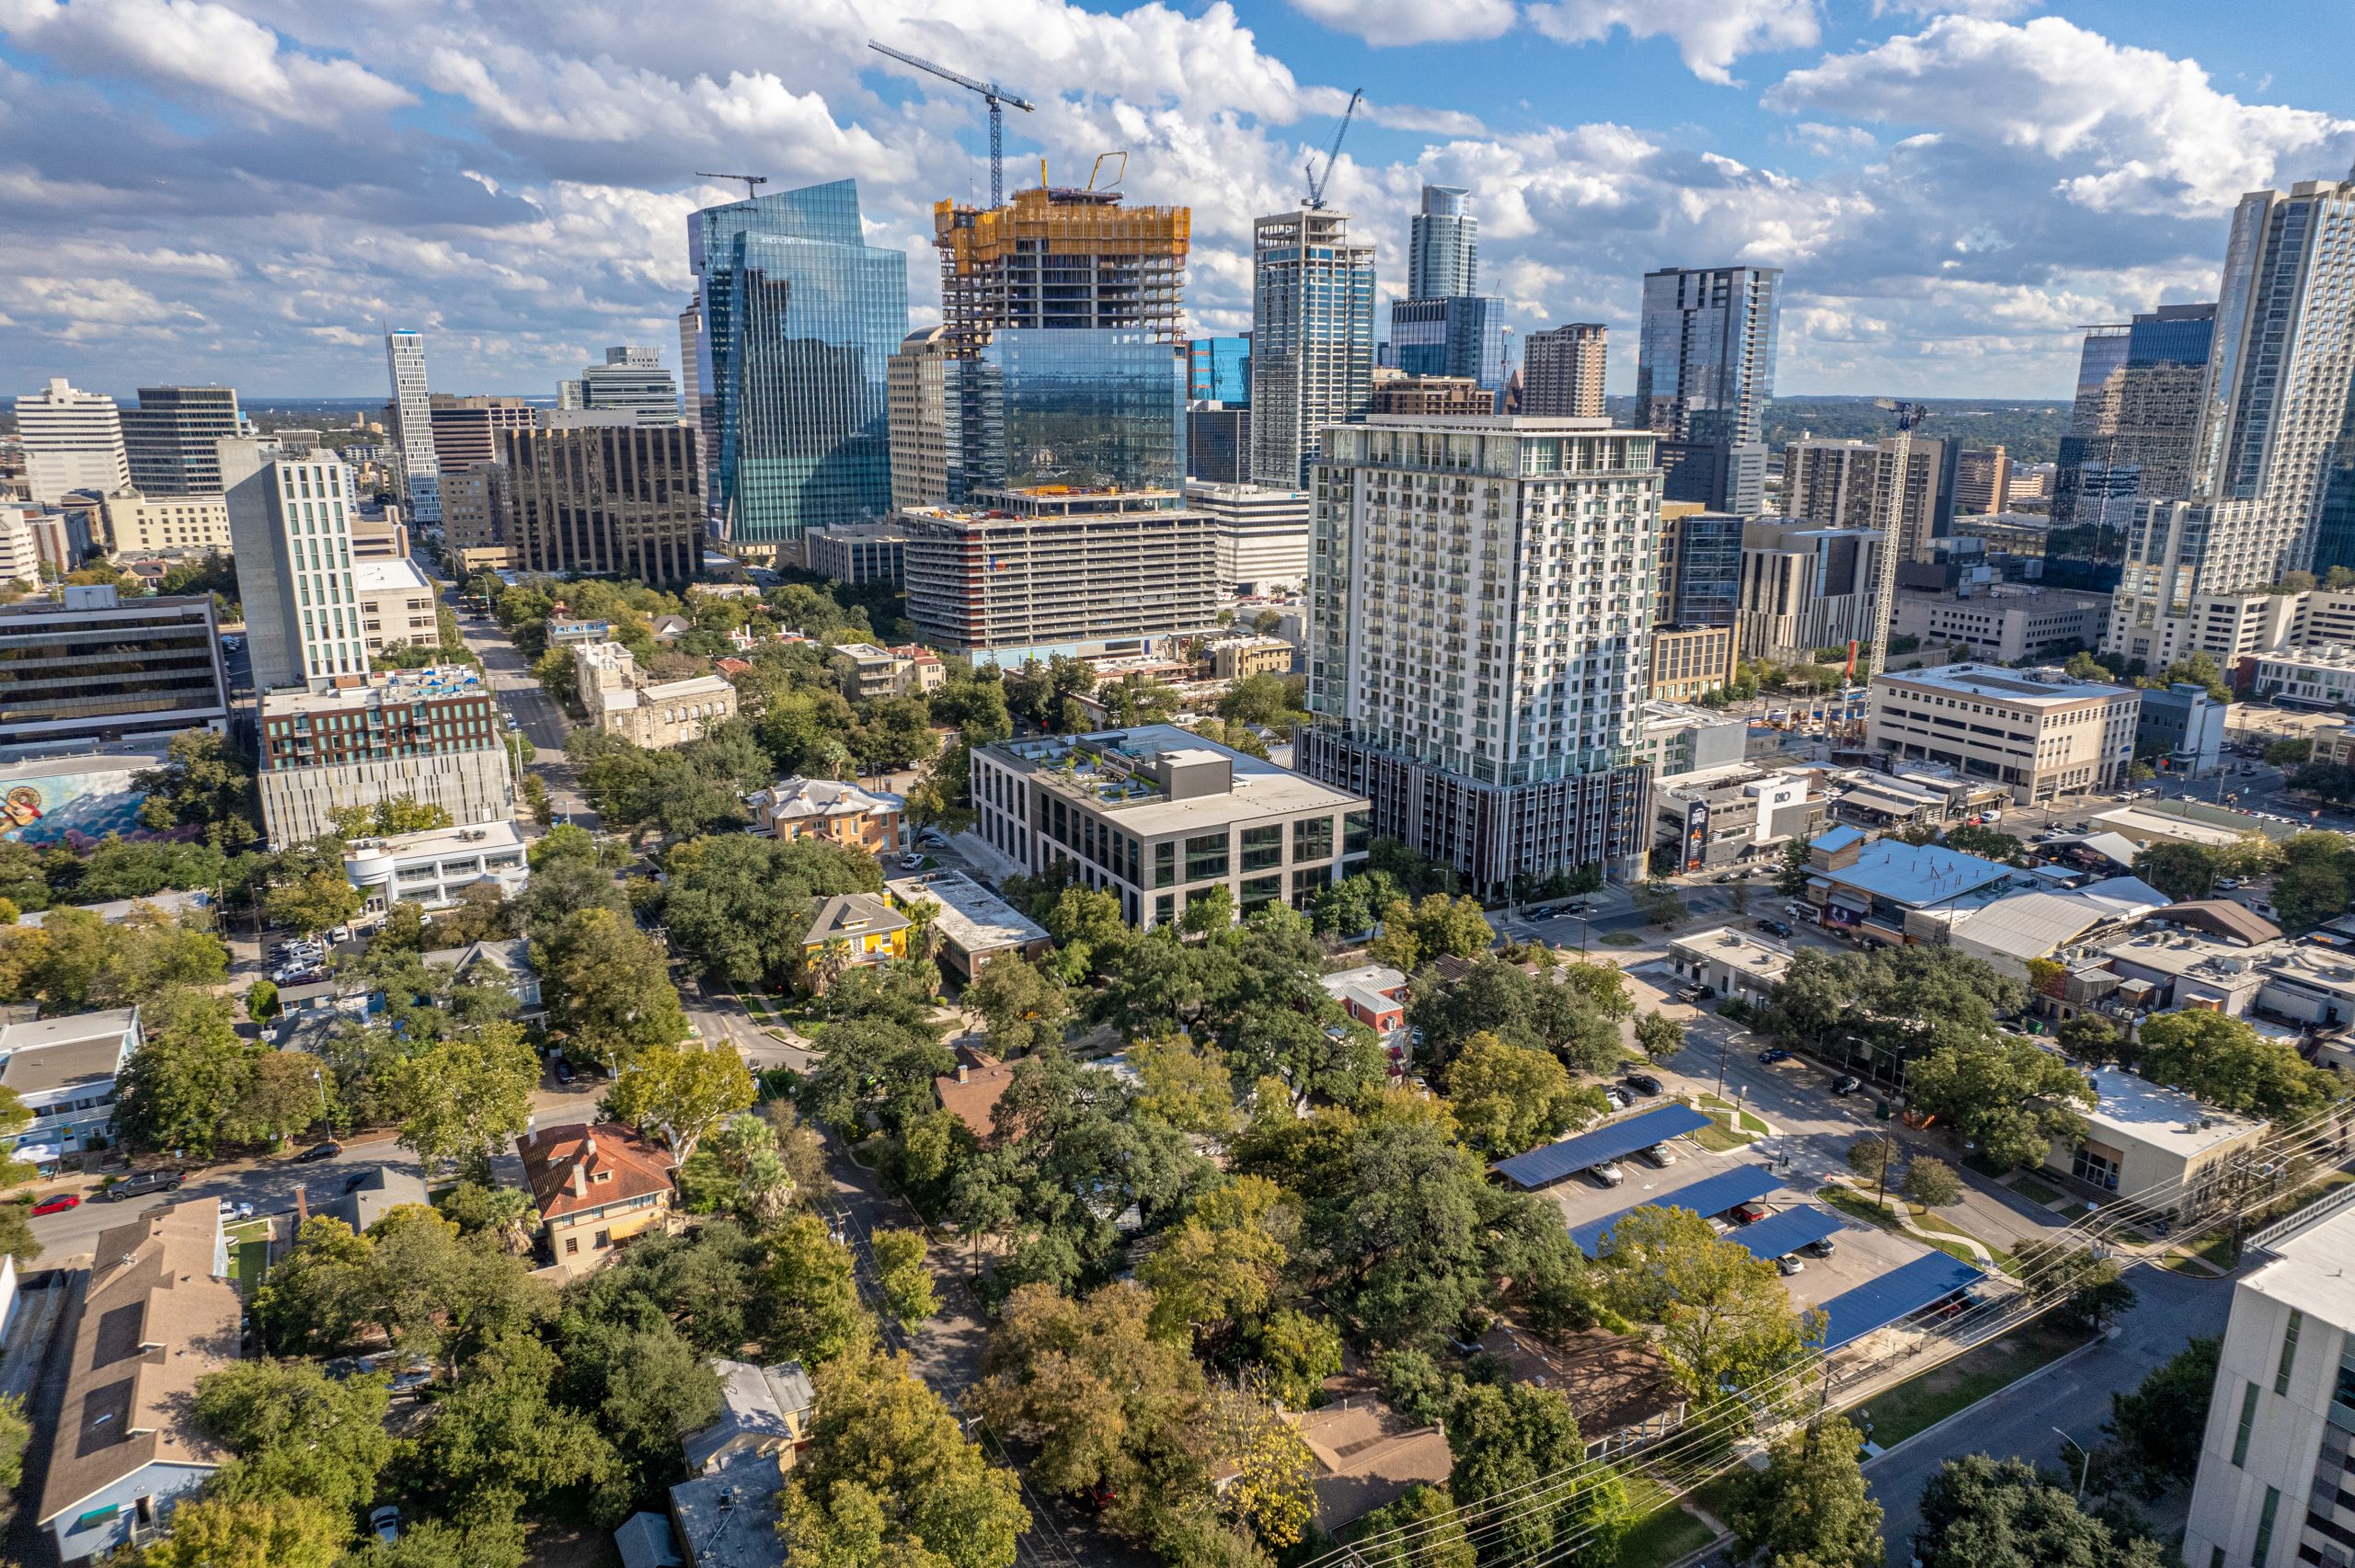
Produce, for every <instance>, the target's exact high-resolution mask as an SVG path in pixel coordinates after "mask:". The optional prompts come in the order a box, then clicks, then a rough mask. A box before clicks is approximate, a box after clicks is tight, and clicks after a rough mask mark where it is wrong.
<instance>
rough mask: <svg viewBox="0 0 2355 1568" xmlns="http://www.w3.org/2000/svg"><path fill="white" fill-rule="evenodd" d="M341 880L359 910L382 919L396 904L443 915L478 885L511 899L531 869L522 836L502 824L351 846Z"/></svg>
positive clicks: (350, 843)
mask: <svg viewBox="0 0 2355 1568" xmlns="http://www.w3.org/2000/svg"><path fill="white" fill-rule="evenodd" d="M343 875H344V877H345V879H346V880H347V881H349V882H350V884H351V886H352V887H354V888H356V889H358V891H359V893H360V897H361V898H362V904H363V907H364V908H365V909H366V910H368V911H369V912H371V913H374V914H382V913H385V912H386V911H388V910H391V908H392V907H393V906H394V905H395V904H417V905H419V906H421V907H422V908H424V909H427V910H446V909H449V908H451V907H453V906H454V905H456V904H458V903H460V902H462V901H463V900H464V899H465V894H466V889H467V888H469V887H476V886H477V885H483V884H488V886H489V887H490V888H491V889H492V890H493V891H495V892H496V893H498V895H499V896H500V898H514V897H515V896H516V895H517V894H519V893H521V892H523V888H524V886H525V884H527V883H528V882H529V881H530V880H531V876H532V868H531V865H530V864H529V863H528V862H527V861H526V860H525V858H524V854H523V830H521V829H520V828H518V827H516V826H515V824H514V822H513V821H511V820H510V819H507V818H500V820H498V821H495V822H476V823H464V824H461V825H459V826H457V827H454V828H429V829H426V830H423V831H422V832H416V833H393V834H388V835H386V836H385V837H382V838H364V839H352V840H350V841H347V842H346V843H345V845H344V851H343Z"/></svg>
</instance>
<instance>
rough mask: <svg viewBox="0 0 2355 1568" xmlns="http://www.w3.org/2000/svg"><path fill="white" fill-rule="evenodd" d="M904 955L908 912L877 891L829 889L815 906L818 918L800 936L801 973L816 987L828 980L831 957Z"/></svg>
mask: <svg viewBox="0 0 2355 1568" xmlns="http://www.w3.org/2000/svg"><path fill="white" fill-rule="evenodd" d="M835 944H841V945H840V946H836V945H835ZM906 956H908V917H907V916H905V915H903V914H902V913H901V912H900V911H899V910H895V909H893V908H892V907H891V901H890V899H889V898H885V897H883V895H881V894H880V893H837V894H835V895H834V896H833V898H828V899H827V900H826V901H825V902H824V903H823V904H821V905H820V906H819V907H818V918H817V919H816V920H813V921H810V932H809V934H808V935H806V936H804V937H803V938H802V939H801V968H802V973H803V974H804V975H806V976H807V977H808V978H809V981H810V990H816V991H822V990H825V989H826V987H827V985H828V984H830V983H832V982H831V976H830V973H829V971H830V970H832V969H833V968H834V967H836V960H837V959H839V960H840V963H841V964H842V965H845V966H861V965H868V964H885V963H889V962H890V960H892V959H894V958H904V957H906Z"/></svg>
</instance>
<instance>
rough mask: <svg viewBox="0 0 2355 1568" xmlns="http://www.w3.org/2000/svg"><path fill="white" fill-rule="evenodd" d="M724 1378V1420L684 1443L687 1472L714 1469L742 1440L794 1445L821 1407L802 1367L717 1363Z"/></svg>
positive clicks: (785, 1363) (721, 1413)
mask: <svg viewBox="0 0 2355 1568" xmlns="http://www.w3.org/2000/svg"><path fill="white" fill-rule="evenodd" d="M711 1369H712V1370H713V1371H714V1372H716V1373H718V1375H719V1419H718V1420H717V1421H715V1422H713V1423H712V1424H711V1425H708V1426H707V1427H704V1428H703V1429H702V1430H700V1431H696V1432H690V1433H688V1434H687V1435H686V1436H685V1438H684V1447H685V1449H686V1456H687V1468H688V1469H690V1470H695V1471H702V1470H707V1469H708V1468H710V1465H711V1460H712V1459H713V1458H714V1456H716V1455H717V1454H718V1452H719V1451H720V1450H721V1449H722V1448H726V1447H727V1446H728V1445H729V1444H730V1443H733V1442H735V1441H736V1440H737V1439H738V1438H741V1437H749V1438H752V1439H754V1440H756V1441H769V1442H776V1443H790V1442H793V1441H795V1440H796V1439H797V1438H798V1437H799V1436H801V1423H802V1421H803V1420H804V1419H805V1418H806V1417H807V1416H808V1415H809V1413H810V1410H811V1408H812V1407H813V1406H815V1405H816V1404H817V1402H818V1395H817V1392H816V1391H815V1390H814V1389H813V1388H812V1387H811V1386H810V1374H809V1373H808V1372H806V1371H804V1370H802V1367H801V1363H800V1362H798V1361H780V1362H778V1363H777V1364H776V1365H775V1366H774V1367H756V1366H754V1365H752V1363H751V1362H749V1361H714V1362H713V1363H712V1364H711Z"/></svg>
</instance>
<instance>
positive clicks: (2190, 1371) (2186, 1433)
mask: <svg viewBox="0 0 2355 1568" xmlns="http://www.w3.org/2000/svg"><path fill="white" fill-rule="evenodd" d="M2222 1348H2223V1341H2221V1340H2216V1339H2195V1340H2193V1341H2192V1342H2191V1343H2190V1344H2188V1345H2185V1346H2184V1347H2183V1349H2181V1350H2179V1351H2177V1353H2176V1354H2175V1355H2174V1356H2172V1357H2170V1358H2169V1359H2168V1360H2167V1361H2166V1362H2165V1364H2164V1365H2162V1366H2160V1367H2157V1368H2154V1369H2153V1370H2152V1371H2151V1373H2150V1374H2149V1375H2148V1376H2147V1377H2145V1378H2144V1379H2142V1384H2141V1386H2140V1387H2138V1388H2136V1389H2135V1390H2134V1391H2132V1392H2131V1393H2127V1392H2122V1391H2121V1392H2113V1393H2112V1394H2111V1395H2110V1396H2109V1408H2110V1415H2109V1419H2108V1421H2107V1422H2105V1423H2104V1424H2103V1425H2102V1431H2103V1432H2104V1433H2106V1434H2108V1436H2109V1438H2110V1439H2111V1441H2112V1442H2113V1443H2115V1444H2116V1445H2117V1448H2118V1451H2119V1455H2120V1457H2121V1458H2122V1459H2123V1460H2124V1462H2125V1465H2126V1467H2127V1469H2128V1471H2129V1472H2130V1473H2131V1475H2132V1476H2133V1477H2134V1479H2135V1481H2136V1482H2137V1484H2138V1490H2139V1491H2140V1492H2141V1493H2142V1496H2143V1497H2144V1498H2145V1499H2149V1498H2154V1497H2156V1496H2158V1495H2159V1494H2161V1493H2163V1492H2165V1490H2166V1489H2167V1488H2168V1487H2170V1486H2188V1485H2189V1484H2190V1483H2191V1480H2192V1477H2193V1476H2194V1475H2195V1474H2197V1473H2198V1471H2199V1470H2200V1434H2201V1433H2203V1432H2205V1431H2206V1430H2207V1429H2208V1403H2209V1400H2210V1398H2211V1395H2212V1394H2213V1392H2214V1391H2215V1384H2216V1359H2217V1356H2218V1354H2219V1352H2220V1351H2221V1350H2222Z"/></svg>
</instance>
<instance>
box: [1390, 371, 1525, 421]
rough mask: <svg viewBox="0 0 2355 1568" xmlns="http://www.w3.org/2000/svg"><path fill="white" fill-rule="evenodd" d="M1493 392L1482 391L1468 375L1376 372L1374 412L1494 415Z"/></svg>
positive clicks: (1495, 401)
mask: <svg viewBox="0 0 2355 1568" xmlns="http://www.w3.org/2000/svg"><path fill="white" fill-rule="evenodd" d="M1496 410H1497V398H1496V394H1494V393H1492V392H1485V391H1483V390H1481V387H1480V383H1478V382H1476V381H1474V380H1473V379H1472V378H1471V377H1470V376H1468V375H1410V374H1400V373H1397V372H1391V371H1383V372H1376V374H1375V376H1374V380H1373V406H1372V409H1371V411H1372V412H1373V413H1376V414H1409V415H1421V414H1440V415H1464V414H1493V413H1495V412H1496Z"/></svg>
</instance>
